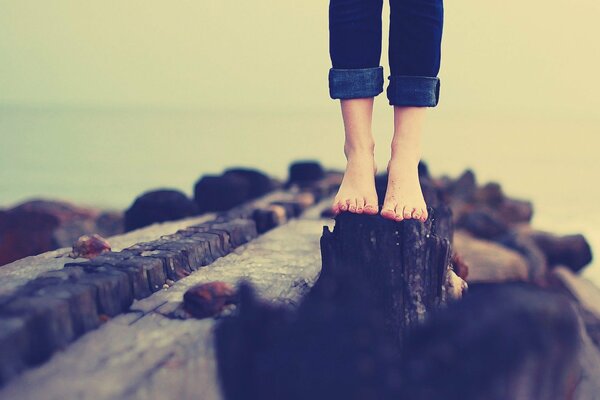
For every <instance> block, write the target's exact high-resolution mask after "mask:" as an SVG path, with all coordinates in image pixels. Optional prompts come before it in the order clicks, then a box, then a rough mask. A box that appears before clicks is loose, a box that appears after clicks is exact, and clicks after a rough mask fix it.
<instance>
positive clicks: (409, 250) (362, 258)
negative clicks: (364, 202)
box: [317, 206, 452, 344]
mask: <svg viewBox="0 0 600 400" xmlns="http://www.w3.org/2000/svg"><path fill="white" fill-rule="evenodd" d="M428 211H429V215H430V217H429V218H428V220H427V221H425V223H423V222H420V221H417V220H413V219H408V220H403V221H400V222H396V221H391V220H389V219H386V218H384V217H382V216H381V215H365V214H360V215H359V214H353V213H349V212H345V213H341V214H339V215H338V216H337V217H336V218H335V227H334V229H333V232H330V230H329V228H328V227H324V228H323V236H322V237H321V255H322V259H323V268H322V271H321V275H320V276H319V281H318V282H317V285H336V284H339V282H344V281H347V279H345V277H348V276H349V275H352V276H353V279H360V280H365V281H366V283H367V285H368V287H369V288H370V290H371V292H372V294H373V297H374V300H375V303H376V305H377V307H378V308H380V309H381V310H382V311H383V313H384V316H385V319H386V326H387V329H388V331H389V333H390V334H391V335H392V337H394V338H396V339H397V340H398V343H399V344H401V343H402V341H403V337H404V336H405V335H406V332H407V328H410V327H412V326H414V325H416V324H418V323H420V322H422V321H424V319H425V316H426V315H427V313H428V312H429V311H431V310H433V309H435V308H437V307H438V306H439V305H440V304H442V303H443V302H444V300H445V299H444V297H445V296H444V291H443V287H444V283H445V278H446V271H447V269H448V268H449V265H450V257H451V245H450V238H451V235H452V232H451V231H452V225H451V220H452V219H451V211H450V210H449V209H447V208H445V207H443V206H440V207H438V208H435V209H433V208H430V209H429V210H428ZM332 295H333V294H332Z"/></svg>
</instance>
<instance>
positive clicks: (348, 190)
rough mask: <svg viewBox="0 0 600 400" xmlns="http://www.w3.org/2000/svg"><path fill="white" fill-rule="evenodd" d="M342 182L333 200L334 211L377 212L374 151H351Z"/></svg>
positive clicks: (336, 212) (337, 212)
mask: <svg viewBox="0 0 600 400" xmlns="http://www.w3.org/2000/svg"><path fill="white" fill-rule="evenodd" d="M346 157H347V160H348V162H347V164H346V172H344V178H343V179H342V184H341V185H340V188H339V190H338V192H337V195H336V196H335V199H334V200H333V207H332V210H333V213H334V214H335V215H337V214H339V213H340V212H342V211H350V212H353V213H356V214H362V213H365V214H373V215H374V214H377V213H379V206H378V203H377V191H376V190H375V173H376V172H377V166H376V165H375V159H374V156H373V152H372V151H360V152H358V151H357V152H349V153H348V155H347V156H346Z"/></svg>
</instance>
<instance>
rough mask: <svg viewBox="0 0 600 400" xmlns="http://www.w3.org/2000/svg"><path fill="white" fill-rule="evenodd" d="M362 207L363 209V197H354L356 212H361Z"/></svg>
mask: <svg viewBox="0 0 600 400" xmlns="http://www.w3.org/2000/svg"><path fill="white" fill-rule="evenodd" d="M364 209H365V199H364V198H362V197H361V198H359V199H356V213H357V214H362V213H363V211H364Z"/></svg>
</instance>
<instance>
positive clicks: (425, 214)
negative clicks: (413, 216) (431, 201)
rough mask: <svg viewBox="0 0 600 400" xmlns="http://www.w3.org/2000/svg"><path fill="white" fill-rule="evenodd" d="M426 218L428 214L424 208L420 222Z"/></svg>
mask: <svg viewBox="0 0 600 400" xmlns="http://www.w3.org/2000/svg"><path fill="white" fill-rule="evenodd" d="M427 218H429V213H428V212H427V209H426V208H424V209H423V214H422V215H421V221H423V222H425V221H427Z"/></svg>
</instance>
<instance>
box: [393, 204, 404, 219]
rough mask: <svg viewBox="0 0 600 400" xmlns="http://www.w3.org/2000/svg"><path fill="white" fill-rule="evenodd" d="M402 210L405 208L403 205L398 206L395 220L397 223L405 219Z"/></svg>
mask: <svg viewBox="0 0 600 400" xmlns="http://www.w3.org/2000/svg"><path fill="white" fill-rule="evenodd" d="M402 208H403V207H402V206H401V205H398V206H396V211H394V214H395V217H394V219H395V220H396V221H402V220H403V219H404V215H403V214H402Z"/></svg>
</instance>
